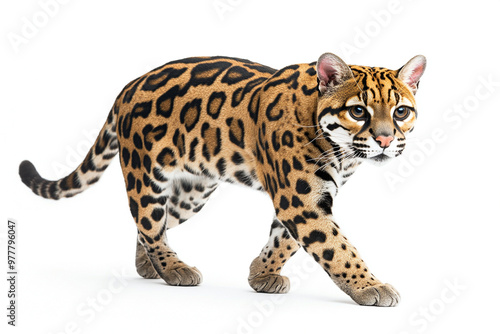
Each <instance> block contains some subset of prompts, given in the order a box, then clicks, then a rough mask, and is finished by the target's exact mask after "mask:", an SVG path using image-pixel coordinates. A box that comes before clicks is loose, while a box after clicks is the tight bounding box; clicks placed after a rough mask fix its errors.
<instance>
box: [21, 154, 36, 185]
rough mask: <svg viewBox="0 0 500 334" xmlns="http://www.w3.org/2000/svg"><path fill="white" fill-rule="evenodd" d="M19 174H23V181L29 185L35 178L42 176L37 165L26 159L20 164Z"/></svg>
mask: <svg viewBox="0 0 500 334" xmlns="http://www.w3.org/2000/svg"><path fill="white" fill-rule="evenodd" d="M19 175H20V176H21V181H23V183H24V184H25V185H27V186H28V187H29V186H30V185H31V181H32V180H33V179H36V178H39V177H40V174H38V172H37V171H36V168H35V166H33V164H32V163H31V162H30V161H28V160H24V161H23V162H21V164H20V165H19Z"/></svg>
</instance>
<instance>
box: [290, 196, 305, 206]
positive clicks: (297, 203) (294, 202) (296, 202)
mask: <svg viewBox="0 0 500 334" xmlns="http://www.w3.org/2000/svg"><path fill="white" fill-rule="evenodd" d="M292 206H293V207H294V208H298V207H299V206H304V203H302V201H301V200H300V199H299V198H298V197H297V196H295V195H294V196H293V197H292Z"/></svg>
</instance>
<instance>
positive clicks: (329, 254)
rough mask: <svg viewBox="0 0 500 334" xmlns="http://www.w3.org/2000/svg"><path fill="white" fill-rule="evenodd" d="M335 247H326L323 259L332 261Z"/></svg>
mask: <svg viewBox="0 0 500 334" xmlns="http://www.w3.org/2000/svg"><path fill="white" fill-rule="evenodd" d="M333 254H334V252H333V249H325V250H324V251H323V259H325V260H327V261H331V260H332V259H333Z"/></svg>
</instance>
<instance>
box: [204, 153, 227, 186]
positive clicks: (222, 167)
mask: <svg viewBox="0 0 500 334" xmlns="http://www.w3.org/2000/svg"><path fill="white" fill-rule="evenodd" d="M215 166H216V167H217V171H218V172H219V175H220V176H224V174H226V159H224V158H220V159H219V160H218V161H217V164H216V165H215ZM201 191H203V190H201Z"/></svg>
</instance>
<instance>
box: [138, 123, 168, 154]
mask: <svg viewBox="0 0 500 334" xmlns="http://www.w3.org/2000/svg"><path fill="white" fill-rule="evenodd" d="M166 133H167V124H166V123H165V124H162V125H159V126H157V127H155V128H153V126H152V125H151V124H147V125H146V126H145V127H144V129H142V136H143V140H144V147H146V149H147V150H148V151H151V148H153V141H152V139H154V140H155V141H156V142H158V141H160V140H161V139H162V138H163V137H165V135H166Z"/></svg>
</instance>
